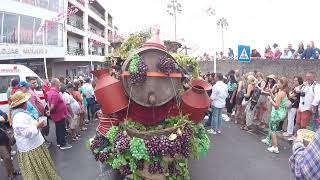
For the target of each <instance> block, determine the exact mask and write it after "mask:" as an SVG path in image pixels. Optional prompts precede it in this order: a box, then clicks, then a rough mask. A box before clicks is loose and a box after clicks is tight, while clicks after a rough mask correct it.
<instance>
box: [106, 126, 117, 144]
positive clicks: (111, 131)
mask: <svg viewBox="0 0 320 180" xmlns="http://www.w3.org/2000/svg"><path fill="white" fill-rule="evenodd" d="M118 132H119V127H117V126H112V127H111V128H110V129H109V131H108V133H107V138H108V139H109V141H110V142H112V143H113V142H114V141H115V139H116V138H117V135H118Z"/></svg>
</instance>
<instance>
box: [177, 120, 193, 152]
mask: <svg viewBox="0 0 320 180" xmlns="http://www.w3.org/2000/svg"><path fill="white" fill-rule="evenodd" d="M192 135H193V131H192V128H191V126H190V125H186V126H185V127H184V128H183V133H182V135H181V136H180V137H179V139H180V142H181V154H182V155H183V156H184V157H185V158H189V157H190V148H189V144H188V143H189V140H190V139H191V137H192Z"/></svg>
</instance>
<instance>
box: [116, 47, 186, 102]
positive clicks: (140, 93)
mask: <svg viewBox="0 0 320 180" xmlns="http://www.w3.org/2000/svg"><path fill="white" fill-rule="evenodd" d="M136 53H137V54H138V55H139V56H140V58H142V59H144V60H145V62H146V65H147V66H148V73H147V76H148V77H147V80H146V81H145V82H143V83H139V84H131V83H130V78H129V73H128V69H129V64H130V61H131V57H132V56H131V57H129V59H128V60H126V61H125V62H124V64H123V66H122V82H123V87H124V89H125V92H126V94H127V95H128V96H130V97H131V99H132V100H133V101H135V102H136V103H138V104H140V105H142V106H146V107H154V106H161V105H163V104H165V103H167V102H169V101H170V100H171V99H172V98H174V97H175V96H176V95H177V94H178V92H179V89H181V88H182V87H181V78H182V74H181V73H180V72H178V71H177V72H175V73H171V74H170V75H169V77H168V76H167V75H165V74H164V73H161V72H160V70H159V69H158V67H157V65H158V62H159V58H160V57H161V56H167V57H168V58H172V59H173V60H174V58H173V57H172V56H171V55H170V54H168V53H167V52H166V51H164V50H162V49H159V48H156V47H148V48H141V49H139V50H138V51H137V52H136ZM151 95H152V96H154V97H155V102H153V103H150V96H151Z"/></svg>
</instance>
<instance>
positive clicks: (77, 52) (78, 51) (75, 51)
mask: <svg viewBox="0 0 320 180" xmlns="http://www.w3.org/2000/svg"><path fill="white" fill-rule="evenodd" d="M67 49H68V55H72V56H84V50H83V48H79V47H72V46H68V47H67Z"/></svg>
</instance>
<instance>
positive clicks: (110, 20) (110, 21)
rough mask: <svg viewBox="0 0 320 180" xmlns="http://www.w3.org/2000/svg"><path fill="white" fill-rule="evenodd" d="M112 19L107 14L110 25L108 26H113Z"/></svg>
mask: <svg viewBox="0 0 320 180" xmlns="http://www.w3.org/2000/svg"><path fill="white" fill-rule="evenodd" d="M112 19H113V18H112V16H111V15H110V14H108V25H109V26H110V28H113V24H112Z"/></svg>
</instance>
